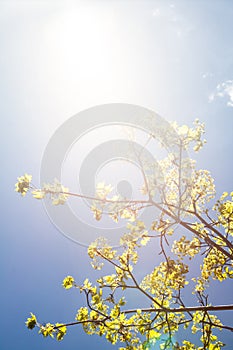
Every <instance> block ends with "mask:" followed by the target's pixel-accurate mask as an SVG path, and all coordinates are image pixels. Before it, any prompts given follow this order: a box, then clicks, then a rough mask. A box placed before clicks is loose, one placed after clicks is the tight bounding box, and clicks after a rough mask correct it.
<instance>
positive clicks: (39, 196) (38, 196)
mask: <svg viewBox="0 0 233 350" xmlns="http://www.w3.org/2000/svg"><path fill="white" fill-rule="evenodd" d="M32 195H33V197H34V198H36V199H43V198H44V197H45V192H44V191H42V190H34V191H32Z"/></svg>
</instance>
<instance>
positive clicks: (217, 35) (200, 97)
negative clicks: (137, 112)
mask: <svg viewBox="0 0 233 350" xmlns="http://www.w3.org/2000/svg"><path fill="white" fill-rule="evenodd" d="M232 18H233V4H232V2H231V1H230V0H229V1H227V0H225V1H220V0H219V1H213V0H212V1H207V0H206V1H191V0H190V1H135V2H133V1H109V2H107V1H93V2H91V1H67V2H66V1H64V2H60V1H0V24H1V31H0V52H1V54H0V96H1V104H0V109H1V114H0V115H1V144H2V146H1V150H2V152H1V166H2V175H1V186H0V194H1V197H0V198H1V222H2V224H1V255H0V258H1V338H0V348H1V350H13V349H14V350H15V349H17V350H25V349H34V350H37V349H38V350H39V349H40V350H41V349H49V350H52V349H71V348H72V349H74V348H85V349H87V350H88V349H102V350H103V349H111V348H112V346H111V345H110V344H108V343H106V341H105V340H104V339H99V338H98V337H95V336H92V337H90V336H87V335H86V334H84V332H83V331H82V329H81V328H79V327H74V328H72V329H70V331H69V334H68V336H67V337H65V339H64V341H63V342H61V343H58V342H56V341H54V340H52V339H43V337H41V336H38V334H37V333H36V332H29V331H28V330H27V329H26V327H25V325H24V322H25V319H26V318H27V317H28V315H29V312H30V311H33V312H34V313H36V314H37V315H38V316H39V319H40V321H42V322H47V321H51V322H54V321H58V322H59V321H60V322H65V321H70V320H72V319H73V318H74V316H75V312H76V310H77V308H78V307H79V306H81V304H82V302H83V299H82V298H81V297H80V296H79V295H77V293H76V292H75V291H65V290H64V289H63V288H62V287H61V281H62V280H63V278H64V276H66V275H67V274H71V275H74V276H75V277H76V278H77V279H78V278H80V279H81V280H83V279H84V277H85V276H86V275H88V276H93V271H92V269H91V267H90V264H89V260H88V258H87V256H86V249H85V248H83V247H80V246H78V245H76V244H74V243H72V242H71V241H69V240H68V239H66V238H65V237H63V236H62V235H61V234H60V233H59V232H58V231H57V230H56V229H55V227H54V226H53V225H52V224H51V222H50V221H49V218H48V217H47V215H46V213H45V212H44V209H43V206H42V203H41V202H40V201H36V200H33V199H32V198H30V197H26V198H25V199H22V198H21V197H20V196H19V195H18V194H16V193H15V192H14V184H15V182H16V178H17V176H20V175H22V174H23V173H24V172H28V173H29V174H33V177H34V182H35V183H38V181H39V171H40V161H41V158H42V155H43V151H44V149H45V147H46V144H47V142H48V140H49V138H50V137H51V136H52V134H53V132H54V131H55V130H56V129H57V128H58V127H59V126H60V125H61V124H62V123H63V122H64V121H65V120H67V119H68V118H69V117H70V116H72V115H74V114H76V113H77V112H79V111H81V110H83V109H85V108H88V107H92V106H94V105H97V104H102V103H111V102H125V103H133V104H139V105H142V106H145V107H148V108H151V109H153V110H155V111H157V112H158V113H159V114H160V115H161V116H163V117H164V118H166V119H168V120H177V121H178V122H179V123H191V122H192V121H193V119H195V118H196V117H199V118H200V120H201V121H204V122H205V124H206V130H207V132H206V138H207V140H208V143H207V145H206V147H205V148H204V149H203V151H202V152H201V153H200V155H198V156H197V159H198V162H199V163H198V164H199V167H200V168H206V169H209V170H210V171H211V173H212V175H213V177H214V178H215V183H216V187H217V193H218V194H221V193H222V191H225V190H226V191H232V131H233V107H232V105H231V104H232V103H231V102H232V101H233V83H232V81H231V79H233V45H232V32H233V22H232ZM229 80H230V82H228V83H227V84H228V88H227V89H226V85H222V84H224V82H226V81H229ZM217 86H218V88H217ZM210 294H211V295H212V296H213V302H216V303H227V302H229V303H230V302H232V286H231V285H230V283H227V284H226V285H224V286H223V285H222V284H220V283H219V284H214V287H213V288H212V289H211V291H210ZM223 316H224V320H226V323H228V324H229V323H231V320H232V313H230V312H227V313H226V314H224V315H223ZM187 334H188V333H187ZM224 334H225V335H224V339H223V340H224V341H225V342H226V343H227V344H228V346H227V347H226V349H228V350H230V349H232V345H231V343H233V336H232V334H231V333H224ZM155 349H156V347H155Z"/></svg>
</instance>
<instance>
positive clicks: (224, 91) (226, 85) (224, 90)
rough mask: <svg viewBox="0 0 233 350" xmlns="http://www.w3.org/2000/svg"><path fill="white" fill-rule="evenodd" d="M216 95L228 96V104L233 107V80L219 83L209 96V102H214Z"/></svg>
mask: <svg viewBox="0 0 233 350" xmlns="http://www.w3.org/2000/svg"><path fill="white" fill-rule="evenodd" d="M216 97H226V98H227V106H229V107H233V80H226V81H224V82H223V83H220V84H218V85H217V87H216V90H215V92H214V93H212V94H211V95H210V96H209V102H212V101H213V100H214V99H215V98H216Z"/></svg>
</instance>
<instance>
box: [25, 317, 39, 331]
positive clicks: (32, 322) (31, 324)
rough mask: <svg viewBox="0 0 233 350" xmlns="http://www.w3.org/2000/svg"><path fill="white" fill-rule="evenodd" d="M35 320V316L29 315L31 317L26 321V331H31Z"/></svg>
mask: <svg viewBox="0 0 233 350" xmlns="http://www.w3.org/2000/svg"><path fill="white" fill-rule="evenodd" d="M36 323H37V320H36V316H35V315H34V314H33V313H31V317H29V318H28V319H27V322H26V326H27V328H28V329H33V328H34V327H35V326H36Z"/></svg>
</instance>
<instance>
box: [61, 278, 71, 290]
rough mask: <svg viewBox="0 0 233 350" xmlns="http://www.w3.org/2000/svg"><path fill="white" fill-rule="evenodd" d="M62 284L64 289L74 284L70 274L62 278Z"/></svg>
mask: <svg viewBox="0 0 233 350" xmlns="http://www.w3.org/2000/svg"><path fill="white" fill-rule="evenodd" d="M62 285H63V287H64V288H65V289H70V288H72V287H73V285H74V278H73V277H72V276H67V277H66V278H64V280H63V282H62Z"/></svg>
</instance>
